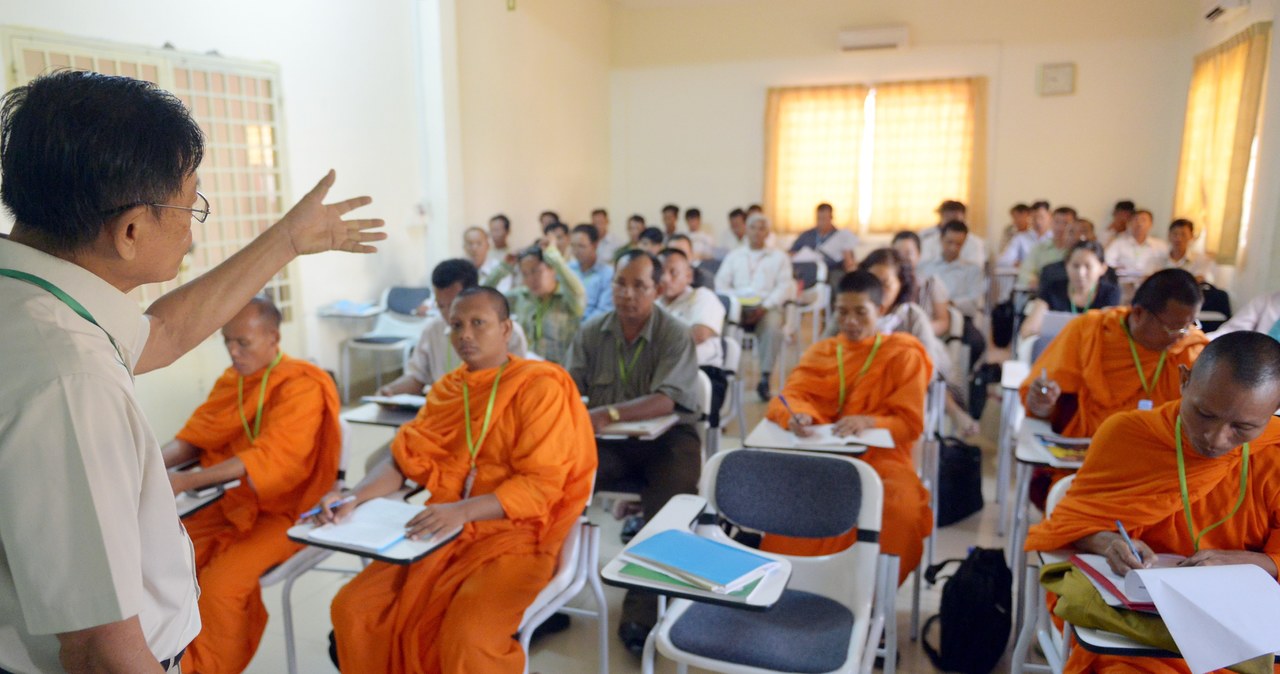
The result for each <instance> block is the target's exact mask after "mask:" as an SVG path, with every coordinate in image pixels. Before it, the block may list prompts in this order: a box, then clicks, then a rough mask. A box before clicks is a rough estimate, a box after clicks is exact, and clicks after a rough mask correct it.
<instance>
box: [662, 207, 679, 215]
mask: <svg viewBox="0 0 1280 674" xmlns="http://www.w3.org/2000/svg"><path fill="white" fill-rule="evenodd" d="M667 213H675V214H676V215H680V207H679V206H677V205H675V204H667V205H666V206H663V207H662V214H663V215H666V214H667Z"/></svg>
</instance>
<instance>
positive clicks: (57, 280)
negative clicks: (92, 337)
mask: <svg viewBox="0 0 1280 674" xmlns="http://www.w3.org/2000/svg"><path fill="white" fill-rule="evenodd" d="M0 269H14V270H17V271H23V272H26V273H28V274H31V275H33V276H38V277H40V278H42V279H44V280H46V281H48V282H49V283H52V284H53V285H55V286H57V287H58V288H59V289H60V290H62V291H63V292H65V293H66V294H68V295H70V296H71V297H72V298H73V299H75V300H76V301H77V302H79V303H80V304H82V305H83V306H84V308H85V309H87V310H88V311H89V313H90V314H91V315H92V316H93V319H94V320H95V321H97V322H98V325H100V326H102V329H103V330H105V331H107V334H109V335H111V337H112V338H114V339H115V340H116V342H117V343H119V344H120V345H121V348H132V346H133V345H134V344H136V343H137V341H138V332H139V330H140V327H139V323H140V321H139V320H138V319H139V318H141V317H142V308H141V307H139V306H138V302H137V300H135V299H133V298H132V297H129V296H128V295H126V294H125V293H122V292H120V290H119V289H118V288H116V287H115V286H113V285H111V284H110V283H107V282H106V281H105V280H104V279H103V278H102V277H100V276H98V275H97V274H94V273H93V272H91V271H89V270H88V269H85V268H84V267H81V266H80V265H78V264H75V263H72V262H68V261H66V260H63V259H62V258H58V257H54V256H52V255H49V254H48V253H44V252H41V251H39V250H36V249H35V248H32V247H30V246H27V245H24V244H21V243H17V242H14V241H9V240H7V239H0ZM132 355H133V356H134V360H136V359H137V358H138V357H139V356H140V355H141V354H132Z"/></svg>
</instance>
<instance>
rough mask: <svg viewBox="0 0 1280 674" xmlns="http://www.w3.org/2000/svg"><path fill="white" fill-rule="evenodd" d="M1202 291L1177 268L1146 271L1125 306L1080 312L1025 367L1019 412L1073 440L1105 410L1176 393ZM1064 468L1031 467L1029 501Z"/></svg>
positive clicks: (1192, 343) (1194, 338)
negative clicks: (1033, 469)
mask: <svg viewBox="0 0 1280 674" xmlns="http://www.w3.org/2000/svg"><path fill="white" fill-rule="evenodd" d="M1203 301H1204V296H1203V294H1202V293H1201V292H1200V284H1198V283H1196V279H1195V277H1193V276H1192V275H1191V274H1188V273H1187V272H1185V271H1182V270H1181V269H1166V270H1164V271H1160V272H1156V273H1155V274H1152V275H1151V276H1150V277H1149V278H1147V280H1145V281H1143V282H1142V285H1141V286H1138V290H1137V292H1136V293H1135V294H1134V296H1133V306H1131V307H1110V308H1107V309H1094V310H1090V311H1087V312H1085V313H1083V314H1081V315H1079V316H1077V317H1076V318H1073V319H1072V320H1071V322H1069V323H1067V325H1066V326H1065V327H1064V328H1063V329H1062V332H1060V333H1058V336H1057V337H1056V338H1055V339H1054V340H1053V341H1052V342H1051V343H1050V344H1049V346H1048V348H1046V349H1045V350H1044V352H1043V353H1041V354H1040V357H1039V358H1037V359H1036V362H1035V363H1034V364H1033V365H1032V366H1031V373H1030V374H1029V375H1028V376H1027V379H1026V381H1024V382H1022V387H1021V390H1020V393H1021V395H1022V401H1023V404H1024V405H1025V406H1026V408H1027V414H1029V415H1031V416H1033V417H1038V418H1040V419H1047V420H1049V421H1050V423H1051V424H1052V426H1053V430H1054V431H1056V432H1058V433H1061V434H1063V435H1066V436H1069V437H1073V438H1087V437H1092V436H1093V434H1094V433H1095V432H1096V431H1097V430H1098V427H1099V426H1101V425H1102V422H1103V421H1105V420H1106V419H1107V418H1108V417H1110V416H1111V415H1113V414H1115V413H1117V412H1125V411H1129V410H1135V409H1152V408H1153V407H1157V406H1160V405H1163V404H1164V403H1166V402H1169V401H1171V400H1177V399H1178V398H1179V397H1180V396H1181V387H1180V384H1179V375H1178V369H1179V368H1180V367H1191V364H1192V363H1193V362H1195V359H1196V356H1197V355H1199V354H1200V350H1201V349H1203V348H1204V345H1205V344H1208V343H1209V340H1208V339H1207V338H1206V337H1205V336H1204V333H1203V332H1201V331H1200V327H1199V325H1200V324H1199V322H1197V321H1196V314H1198V313H1199V312H1200V304H1201V303H1202V302H1203ZM1067 474H1068V473H1067V472H1063V471H1057V470H1048V469H1046V470H1043V471H1038V472H1037V478H1036V482H1034V483H1033V485H1032V501H1033V502H1034V503H1036V505H1038V506H1043V504H1044V496H1045V494H1047V493H1048V490H1049V487H1050V486H1051V485H1052V483H1053V482H1056V481H1057V480H1058V479H1060V478H1061V477H1062V476H1064V475H1067Z"/></svg>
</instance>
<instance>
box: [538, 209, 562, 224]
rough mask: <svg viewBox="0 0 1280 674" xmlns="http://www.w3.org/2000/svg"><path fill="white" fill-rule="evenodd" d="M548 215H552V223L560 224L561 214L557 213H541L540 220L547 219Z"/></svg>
mask: <svg viewBox="0 0 1280 674" xmlns="http://www.w3.org/2000/svg"><path fill="white" fill-rule="evenodd" d="M548 215H550V216H551V220H552V221H554V222H560V214H559V213H556V212H555V211H543V212H541V213H539V214H538V219H539V220H541V219H543V218H545V217H547V216H548Z"/></svg>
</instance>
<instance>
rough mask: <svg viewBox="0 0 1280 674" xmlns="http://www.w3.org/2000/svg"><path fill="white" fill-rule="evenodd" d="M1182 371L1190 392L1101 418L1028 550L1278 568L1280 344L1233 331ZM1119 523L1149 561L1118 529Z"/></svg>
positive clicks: (1118, 664)
mask: <svg viewBox="0 0 1280 674" xmlns="http://www.w3.org/2000/svg"><path fill="white" fill-rule="evenodd" d="M1184 273H1185V272H1184ZM1179 376H1180V379H1181V380H1182V387H1183V395H1182V398H1181V400H1177V401H1173V402H1169V403H1165V404H1164V405H1161V406H1159V407H1157V408H1155V409H1153V410H1146V411H1138V410H1134V411H1126V412H1122V413H1119V414H1116V415H1115V416H1112V417H1111V418H1110V419H1108V420H1107V421H1106V422H1104V423H1103V424H1102V427H1101V428H1099V429H1098V432H1097V433H1095V434H1094V436H1093V443H1092V446H1091V448H1090V449H1089V453H1088V455H1087V456H1086V457H1085V461H1084V466H1083V467H1082V468H1081V469H1080V472H1079V473H1078V474H1077V475H1076V478H1075V482H1073V483H1072V485H1071V489H1070V490H1068V491H1067V494H1066V496H1065V497H1064V498H1063V500H1062V501H1061V502H1060V503H1059V504H1058V506H1057V507H1056V508H1055V509H1054V511H1053V516H1052V517H1050V518H1049V519H1048V520H1046V521H1044V522H1042V523H1040V524H1038V525H1036V526H1034V527H1032V528H1031V530H1030V531H1029V532H1028V534H1027V543H1026V548H1027V550H1043V551H1053V550H1059V549H1063V548H1075V549H1077V550H1082V551H1085V552H1092V553H1095V554H1100V555H1104V556H1105V557H1106V558H1107V561H1108V563H1109V564H1110V565H1111V568H1112V570H1114V571H1115V572H1116V573H1119V574H1123V573H1126V572H1128V571H1129V570H1130V569H1137V568H1143V567H1146V566H1148V565H1149V564H1150V563H1151V562H1152V560H1153V559H1154V558H1155V555H1156V554H1157V553H1175V554H1179V555H1185V556H1186V557H1187V559H1186V560H1185V561H1183V562H1181V565H1183V566H1209V565H1222V564H1256V565H1258V566H1260V567H1262V568H1263V569H1265V570H1266V571H1267V573H1269V574H1271V575H1272V576H1275V575H1276V567H1277V564H1280V420H1277V419H1276V418H1274V417H1273V416H1272V413H1273V412H1275V410H1276V408H1277V407H1280V343H1278V342H1276V340H1274V339H1272V338H1271V337H1269V336H1267V335H1264V334H1260V333H1254V332H1240V333H1232V334H1230V335H1226V336H1224V337H1222V338H1220V339H1218V340H1215V341H1214V342H1213V343H1212V344H1210V345H1209V346H1208V347H1205V349H1204V352H1203V353H1201V354H1200V358H1199V359H1198V360H1197V361H1196V363H1195V366H1194V367H1193V368H1192V369H1191V370H1190V371H1188V370H1187V368H1186V367H1180V368H1179ZM1183 485H1185V487H1184V486H1183ZM1117 519H1119V520H1120V521H1121V522H1123V523H1124V525H1125V527H1126V529H1127V530H1128V532H1129V534H1130V535H1131V537H1132V538H1133V542H1134V545H1135V546H1136V548H1137V550H1138V554H1139V555H1140V558H1139V557H1135V556H1134V555H1133V553H1132V552H1131V551H1130V550H1129V549H1128V545H1126V544H1125V543H1124V541H1123V540H1122V539H1121V537H1120V535H1119V534H1118V533H1116V524H1115V522H1116V520H1117ZM1215 522H1216V523H1217V524H1215ZM1066 671H1067V672H1134V671H1142V672H1155V673H1158V672H1187V671H1188V669H1187V666H1186V664H1185V663H1183V662H1182V661H1180V660H1169V659H1158V658H1144V659H1141V660H1137V659H1131V658H1125V657H1120V656H1105V655H1097V654H1094V653H1090V652H1089V651H1087V650H1085V649H1083V648H1080V647H1077V648H1075V649H1073V650H1072V653H1071V658H1070V659H1069V660H1068V662H1067V666H1066ZM1276 671H1277V672H1280V668H1277V669H1276Z"/></svg>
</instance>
